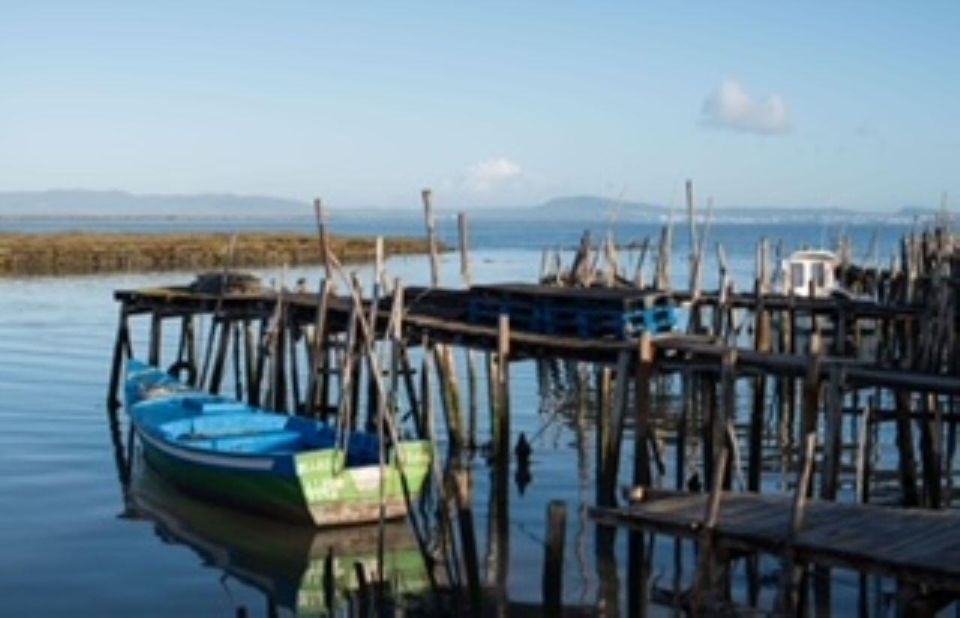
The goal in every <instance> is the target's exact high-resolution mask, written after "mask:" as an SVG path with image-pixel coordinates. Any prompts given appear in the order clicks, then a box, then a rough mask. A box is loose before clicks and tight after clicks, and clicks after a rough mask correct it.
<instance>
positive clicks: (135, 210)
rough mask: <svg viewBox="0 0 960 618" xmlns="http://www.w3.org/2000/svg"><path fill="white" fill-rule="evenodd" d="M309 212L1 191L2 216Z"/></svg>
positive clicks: (284, 203) (278, 201) (239, 201)
mask: <svg viewBox="0 0 960 618" xmlns="http://www.w3.org/2000/svg"><path fill="white" fill-rule="evenodd" d="M310 212H312V211H311V210H310V206H309V204H308V203H306V202H297V201H295V200H288V199H283V198H277V197H265V196H254V195H232V194H201V195H154V194H135V193H128V192H126V191H85V190H70V189H67V190H55V191H11V192H0V216H8V217H25V216H43V217H57V216H74V217H75V216H103V217H147V216H155V217H199V216H208V217H209V216H215V217H272V216H290V215H298V214H299V215H309V214H310Z"/></svg>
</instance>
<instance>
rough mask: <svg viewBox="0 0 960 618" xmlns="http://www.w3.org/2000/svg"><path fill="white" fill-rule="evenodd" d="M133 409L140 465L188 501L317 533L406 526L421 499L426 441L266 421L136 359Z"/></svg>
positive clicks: (264, 415)
mask: <svg viewBox="0 0 960 618" xmlns="http://www.w3.org/2000/svg"><path fill="white" fill-rule="evenodd" d="M126 400H127V409H128V411H129V415H130V418H131V420H132V423H133V427H134V429H135V431H136V435H137V437H138V438H139V440H140V443H141V445H142V449H143V455H144V459H145V460H146V461H147V463H148V464H149V465H150V466H151V467H152V468H153V469H154V470H156V471H157V472H158V473H159V474H160V475H161V476H163V477H164V478H166V479H167V480H169V481H170V482H172V483H173V484H174V485H176V486H177V487H178V488H180V489H181V490H183V491H185V492H188V493H190V494H193V495H196V496H199V497H203V498H206V499H209V500H213V501H216V502H219V503H223V504H227V505H230V506H233V507H236V508H241V509H246V510H251V511H257V512H260V513H262V514H266V515H269V516H272V517H277V518H282V519H287V520H292V521H299V522H309V523H312V524H313V525H315V526H318V527H326V526H339V525H347V524H359V523H364V522H372V521H377V520H378V519H379V518H380V517H381V504H382V506H383V513H384V514H385V517H386V518H387V519H394V518H398V517H403V516H404V515H405V514H406V513H407V505H408V501H410V500H413V499H415V498H416V497H417V496H418V495H419V493H420V491H421V490H422V488H423V486H424V483H425V481H426V477H427V474H428V471H429V469H430V463H431V457H432V454H433V451H432V447H431V445H430V443H429V442H427V441H423V440H401V441H399V442H398V443H397V444H391V445H386V446H385V451H384V453H385V456H384V462H383V465H381V454H380V441H379V440H378V437H377V436H376V435H373V434H370V433H366V432H352V433H349V434H348V435H338V432H337V430H336V428H334V427H333V426H331V425H328V424H326V423H322V422H319V421H316V420H313V419H308V418H302V417H297V416H286V415H283V414H276V413H272V412H267V411H265V410H261V409H258V408H254V407H251V406H248V405H246V404H243V403H240V402H237V401H234V400H231V399H228V398H225V397H220V396H215V395H210V394H207V393H202V392H199V391H196V390H194V389H191V388H190V387H188V386H186V385H184V384H182V383H181V382H179V381H177V380H176V379H174V378H173V377H171V376H169V375H168V374H166V373H164V372H163V371H161V370H159V369H157V368H155V367H152V366H149V365H146V364H144V363H141V362H138V361H135V360H131V361H130V362H129V363H128V365H127V381H126Z"/></svg>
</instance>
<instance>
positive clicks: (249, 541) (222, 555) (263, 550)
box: [124, 459, 428, 616]
mask: <svg viewBox="0 0 960 618" xmlns="http://www.w3.org/2000/svg"><path fill="white" fill-rule="evenodd" d="M135 464H136V465H135V466H134V468H133V471H132V475H131V478H130V484H129V485H128V488H127V491H126V509H125V511H124V516H125V517H127V518H132V519H142V520H148V521H150V522H152V523H153V524H154V526H155V532H156V534H157V536H158V537H159V538H160V539H161V540H162V541H164V542H165V543H174V544H179V545H185V546H187V547H189V548H190V549H192V550H193V551H194V552H196V553H197V555H199V556H200V557H201V559H202V560H203V561H204V564H206V565H207V566H209V567H212V568H215V569H218V570H221V571H223V573H224V575H225V576H229V577H232V578H235V579H237V580H239V581H242V582H243V583H245V584H247V585H249V586H252V587H254V588H256V589H257V590H259V591H260V592H262V593H263V595H264V596H265V598H266V600H267V603H268V607H271V608H274V609H275V608H284V609H287V610H289V611H291V612H294V613H295V614H297V615H298V616H326V615H331V614H336V613H338V612H339V611H340V610H346V609H348V608H349V606H351V605H354V604H358V603H363V602H364V599H361V598H359V597H358V595H357V593H358V590H359V588H360V587H361V585H360V578H361V577H362V578H363V579H365V580H366V581H367V582H371V583H375V582H376V581H378V561H377V553H378V537H379V535H378V528H377V527H376V526H362V527H350V528H337V529H329V530H318V529H315V528H310V527H302V526H293V525H290V524H286V523H277V522H273V521H271V520H268V519H264V518H261V517H257V516H254V515H247V514H245V513H238V512H234V511H228V510H225V509H222V508H220V507H217V506H214V505H211V504H207V503H205V502H201V501H198V500H195V499H192V498H190V497H189V496H185V495H183V494H181V493H179V492H177V491H176V490H175V489H174V488H172V487H170V486H169V485H168V484H166V482H165V481H163V479H161V478H159V477H158V476H157V475H156V474H155V473H153V472H152V471H151V470H150V469H149V468H148V467H147V466H145V465H143V463H142V460H139V459H138V460H137V461H136V462H135ZM383 536H384V554H383V565H382V573H383V580H382V581H383V583H384V584H385V586H384V587H385V589H386V590H387V591H389V593H390V595H391V597H393V598H402V597H403V596H405V595H415V594H421V593H423V592H424V591H425V590H426V589H427V587H428V584H427V582H428V580H427V575H426V568H425V565H424V562H423V558H422V556H421V554H420V551H419V549H418V547H417V544H416V541H415V539H414V537H413V535H412V533H411V531H410V529H409V528H408V526H407V524H406V523H405V522H394V523H389V524H387V525H386V526H385V527H384V535H383ZM358 571H360V572H359V573H358ZM331 610H333V611H331Z"/></svg>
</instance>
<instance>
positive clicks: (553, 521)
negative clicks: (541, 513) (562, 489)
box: [543, 500, 567, 618]
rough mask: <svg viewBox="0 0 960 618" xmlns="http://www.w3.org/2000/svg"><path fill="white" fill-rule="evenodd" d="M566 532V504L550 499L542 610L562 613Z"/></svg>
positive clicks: (555, 615) (546, 613)
mask: <svg viewBox="0 0 960 618" xmlns="http://www.w3.org/2000/svg"><path fill="white" fill-rule="evenodd" d="M566 532H567V505H566V503H564V502H563V501H561V500H552V501H551V502H550V504H548V505H547V540H546V543H544V555H543V612H544V615H545V616H549V617H557V618H559V616H562V615H563V553H564V544H565V540H566Z"/></svg>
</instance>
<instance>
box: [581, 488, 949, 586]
mask: <svg viewBox="0 0 960 618" xmlns="http://www.w3.org/2000/svg"><path fill="white" fill-rule="evenodd" d="M658 493H659V492H658ZM708 500H709V495H708V494H688V493H679V492H678V493H673V492H662V493H661V494H660V496H659V497H652V498H650V499H648V500H646V501H643V502H638V503H634V504H631V505H630V506H628V507H624V508H594V509H592V510H591V515H592V517H593V518H594V519H595V520H596V521H597V522H598V523H600V524H608V525H615V526H627V527H629V528H634V529H639V530H646V531H652V532H657V533H663V534H667V535H670V536H675V537H689V538H699V537H700V536H701V535H702V534H703V532H704V525H703V522H704V521H705V514H706V513H707V509H708ZM791 509H792V499H791V498H790V497H789V496H764V495H760V494H753V493H731V492H723V493H722V494H721V501H720V510H719V516H718V518H717V521H716V525H715V527H714V529H713V532H714V535H715V536H714V538H715V540H716V542H717V543H718V544H720V545H721V546H725V547H727V548H730V549H732V550H735V551H738V550H739V551H747V552H754V551H762V552H766V553H771V554H775V555H780V556H784V557H786V556H787V555H788V554H791V555H792V556H793V557H794V559H796V560H798V561H800V562H807V563H815V564H818V565H822V566H829V567H840V568H848V569H853V570H856V571H862V572H868V573H873V574H877V575H882V576H888V577H896V578H898V579H900V580H901V581H906V582H914V583H917V584H923V585H927V586H933V587H935V588H938V589H941V590H944V591H949V592H951V593H960V513H957V512H951V511H932V510H927V509H904V508H891V507H880V506H870V505H859V504H840V503H836V502H823V501H811V502H808V503H807V504H806V506H805V507H804V522H803V526H802V528H801V529H800V530H799V531H798V532H797V534H796V535H795V536H794V538H793V540H792V541H791V540H789V538H790V534H789V530H790V521H791Z"/></svg>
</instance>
